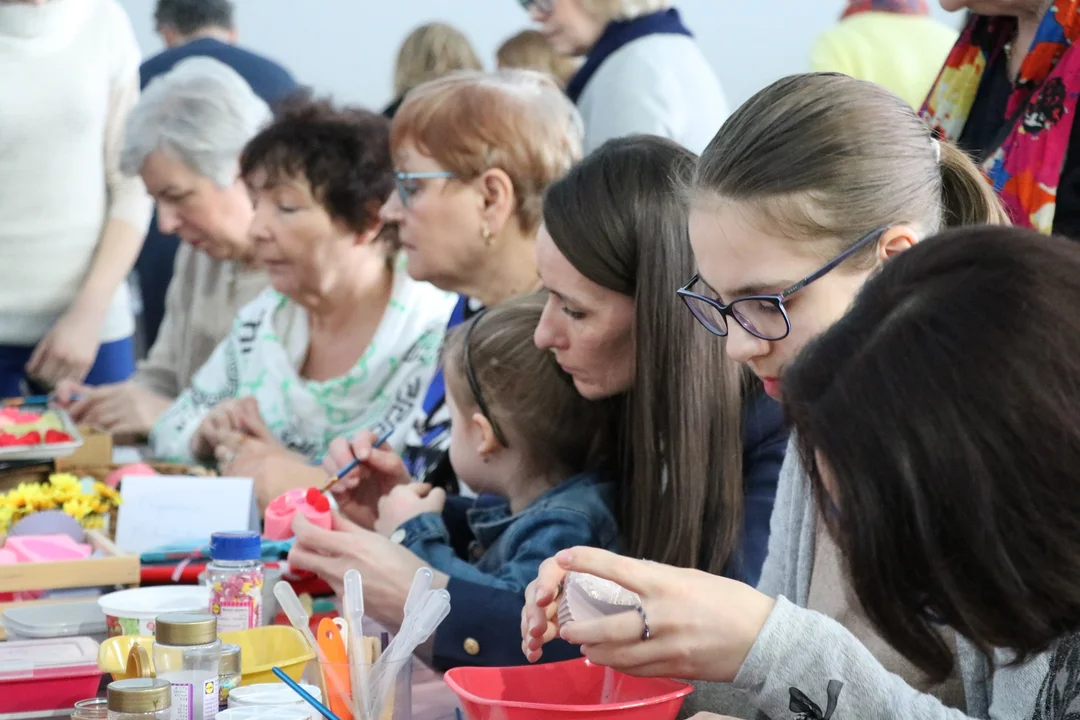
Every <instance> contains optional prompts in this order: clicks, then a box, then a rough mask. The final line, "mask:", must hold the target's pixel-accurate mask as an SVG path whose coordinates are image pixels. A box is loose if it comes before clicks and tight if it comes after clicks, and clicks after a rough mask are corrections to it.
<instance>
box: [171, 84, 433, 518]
mask: <svg viewBox="0 0 1080 720" xmlns="http://www.w3.org/2000/svg"><path fill="white" fill-rule="evenodd" d="M389 134H390V123H389V121H387V120H386V118H384V117H382V116H381V115H377V114H374V113H370V112H367V111H364V110H358V109H357V110H354V109H337V108H335V107H334V106H332V105H331V104H329V103H327V102H322V101H314V100H307V99H302V98H301V99H297V100H296V102H295V103H292V104H290V105H287V106H285V107H284V108H283V111H282V115H281V117H280V118H279V119H278V120H277V121H275V122H274V123H273V124H271V125H270V126H269V127H267V128H266V129H264V130H263V131H261V132H260V133H259V134H258V135H256V136H255V137H254V138H253V139H252V140H251V142H249V143H248V144H247V146H246V147H245V148H244V151H243V153H242V155H241V157H240V172H241V174H242V176H243V179H244V182H245V184H246V185H247V187H248V190H249V192H250V193H251V197H252V199H253V203H254V217H253V219H252V224H251V230H250V234H251V237H252V238H253V239H254V244H255V259H256V261H257V262H258V263H259V264H260V265H262V266H263V267H265V268H266V269H267V273H268V274H269V276H270V285H271V287H269V288H267V289H266V290H264V291H263V292H262V293H260V294H259V296H258V297H256V298H255V299H254V300H253V301H251V302H250V303H248V304H247V305H246V306H244V307H243V308H241V309H240V312H239V313H238V314H237V316H236V322H235V323H234V326H233V330H232V332H231V333H230V335H229V336H228V337H227V338H226V339H225V340H224V341H222V343H221V344H219V345H218V347H217V348H216V349H215V350H214V352H213V354H211V356H210V359H209V360H208V361H207V362H206V364H205V365H203V366H202V367H201V368H200V369H199V370H198V372H196V374H195V377H194V378H193V379H192V382H191V387H190V388H188V389H186V390H185V391H184V392H183V393H182V394H181V395H180V397H179V398H178V399H177V400H176V402H175V403H174V404H173V405H172V407H170V408H169V409H168V410H167V411H166V412H165V413H164V414H163V415H162V416H161V418H160V419H159V420H158V422H157V424H156V425H155V426H154V429H153V430H152V432H151V433H150V446H151V449H152V450H153V452H154V453H155V454H156V455H158V456H159V457H163V458H168V459H170V460H174V461H182V462H190V461H192V460H203V461H205V460H213V459H215V457H216V458H217V459H218V460H219V461H221V462H222V463H223V464H225V465H228V463H229V455H230V454H233V453H236V452H237V451H238V450H239V446H240V445H242V444H251V445H254V446H255V447H256V448H257V449H259V450H260V451H261V452H263V453H265V454H267V455H273V456H278V455H286V456H291V457H299V458H303V461H305V462H311V461H317V460H319V459H321V458H322V456H323V455H324V454H325V452H326V446H327V444H328V443H329V442H330V440H331V439H333V438H335V437H338V436H340V435H345V434H351V433H355V432H357V431H358V430H360V429H361V428H364V429H368V428H371V429H374V430H375V432H378V433H383V432H385V431H386V430H389V429H395V430H396V431H397V432H395V433H394V434H393V435H391V437H390V439H389V447H393V448H401V447H402V445H403V444H404V438H405V435H406V431H405V428H404V427H403V426H402V424H401V418H403V417H408V416H409V415H410V414H411V413H412V412H413V408H414V406H415V405H418V404H419V401H420V399H421V392H422V390H423V388H424V387H425V386H426V385H427V383H428V382H429V381H430V379H431V376H432V374H433V373H434V371H435V367H436V364H437V360H438V351H439V347H440V346H441V345H442V339H443V335H444V334H445V327H446V322H447V319H448V318H449V316H450V311H451V310H452V309H453V306H454V297H453V295H451V294H449V293H445V292H442V291H440V290H438V289H437V288H435V287H433V286H431V285H428V284H427V283H419V282H416V281H414V280H412V279H411V278H410V277H409V276H408V274H407V273H406V272H405V269H404V267H403V263H402V262H400V261H399V255H398V249H399V247H398V243H397V239H396V235H395V233H394V229H393V228H391V227H387V226H386V225H385V224H384V223H382V222H381V221H380V220H379V218H378V211H379V207H380V206H381V205H382V204H383V203H384V202H385V201H386V197H387V196H388V195H389V194H390V193H391V192H392V191H393V188H394V171H393V164H392V163H391V159H390V142H389V140H390V138H389ZM255 482H256V486H257V492H258V496H259V499H260V500H261V501H263V502H268V501H269V500H270V499H273V496H272V495H271V494H270V493H269V492H268V491H267V490H266V488H265V487H264V486H265V485H266V480H265V479H264V478H260V477H255ZM268 496H269V497H268Z"/></svg>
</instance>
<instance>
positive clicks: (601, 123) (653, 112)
mask: <svg viewBox="0 0 1080 720" xmlns="http://www.w3.org/2000/svg"><path fill="white" fill-rule="evenodd" d="M520 2H521V5H522V7H524V8H525V9H526V10H527V11H528V13H529V16H530V17H531V18H532V19H533V21H535V22H537V23H540V25H541V32H543V33H544V35H545V37H547V39H548V41H549V42H550V43H551V45H552V46H553V47H554V48H555V51H556V52H559V53H563V54H564V55H569V56H571V57H581V58H584V62H583V64H582V65H581V67H580V68H579V69H578V70H577V72H576V73H575V74H574V76H573V77H571V78H570V81H569V82H568V83H567V85H566V94H567V95H568V96H569V97H570V99H571V100H573V101H574V102H575V103H576V104H577V106H578V109H579V110H580V111H581V116H582V118H583V120H584V121H585V152H586V153H590V152H592V151H593V150H595V149H596V148H598V147H600V146H601V145H603V144H604V142H605V141H607V140H610V139H612V138H618V137H623V136H626V135H634V134H638V133H642V134H649V135H659V136H660V137H665V138H669V139H671V140H674V141H675V142H677V143H679V144H680V145H682V146H683V147H686V148H688V149H690V150H692V151H693V152H695V153H699V152H701V151H702V150H703V149H704V148H705V145H706V144H707V143H708V142H709V139H710V138H711V137H712V136H713V135H714V134H715V133H716V130H717V129H718V128H719V127H720V125H721V124H722V123H723V122H724V119H725V118H726V117H727V116H728V104H727V100H726V99H725V98H724V93H723V91H722V90H721V89H720V81H719V80H718V79H717V77H716V73H715V72H714V71H713V69H712V67H711V66H710V65H709V61H708V60H707V59H706V58H705V55H704V54H703V53H702V52H701V48H699V47H698V44H697V42H696V41H695V40H694V37H693V35H692V34H691V32H690V30H689V29H687V27H686V25H684V24H683V21H682V17H681V16H680V15H679V11H678V10H677V9H675V8H673V7H672V6H671V0H520Z"/></svg>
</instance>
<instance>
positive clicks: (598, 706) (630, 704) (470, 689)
mask: <svg viewBox="0 0 1080 720" xmlns="http://www.w3.org/2000/svg"><path fill="white" fill-rule="evenodd" d="M443 679H444V680H446V684H447V685H449V686H450V689H451V690H453V691H454V692H455V693H457V696H458V698H459V699H460V700H461V707H462V709H464V710H465V715H466V716H467V717H468V718H469V720H533V718H544V719H545V720H586V718H587V720H675V716H676V715H678V713H679V708H681V707H682V704H683V700H684V699H685V698H686V696H687V695H689V694H690V693H691V692H693V690H694V688H693V687H691V686H690V685H687V684H686V683H681V682H678V681H676V680H668V679H666V678H638V677H633V676H631V675H626V674H624V673H621V672H618V671H615V670H612V669H611V668H606V667H603V666H601V665H593V664H592V663H590V662H589V661H588V660H586V659H584V658H582V659H579V660H567V661H566V662H558V663H550V664H547V665H524V666H521V667H506V668H473V667H459V668H454V669H453V670H450V671H449V672H447V673H446V675H444V676H443Z"/></svg>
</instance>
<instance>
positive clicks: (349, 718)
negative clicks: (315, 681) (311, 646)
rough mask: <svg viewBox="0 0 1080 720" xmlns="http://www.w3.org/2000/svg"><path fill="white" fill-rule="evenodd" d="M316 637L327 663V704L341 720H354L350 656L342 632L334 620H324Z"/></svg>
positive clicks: (325, 674)
mask: <svg viewBox="0 0 1080 720" xmlns="http://www.w3.org/2000/svg"><path fill="white" fill-rule="evenodd" d="M316 637H317V639H318V642H319V649H321V650H322V653H323V657H325V658H326V662H327V664H326V665H323V669H322V671H323V683H324V684H325V685H326V692H327V694H328V695H329V698H328V700H329V702H328V703H326V704H327V705H329V706H330V709H331V710H332V711H333V713H334V714H335V715H337V716H338V717H339V718H341V720H353V713H352V687H351V686H350V684H349V654H348V653H347V652H345V641H344V640H342V638H341V632H340V631H338V627H337V625H335V624H334V621H333V620H331V619H330V618H323V619H322V620H320V621H319V634H318V635H317V636H316Z"/></svg>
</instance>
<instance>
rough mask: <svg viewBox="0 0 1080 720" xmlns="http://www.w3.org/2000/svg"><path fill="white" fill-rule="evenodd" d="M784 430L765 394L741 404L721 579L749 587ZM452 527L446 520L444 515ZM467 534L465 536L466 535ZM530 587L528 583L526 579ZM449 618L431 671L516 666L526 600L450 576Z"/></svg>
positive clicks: (558, 649) (572, 650) (757, 567)
mask: <svg viewBox="0 0 1080 720" xmlns="http://www.w3.org/2000/svg"><path fill="white" fill-rule="evenodd" d="M787 442H788V431H787V427H786V426H785V424H784V413H783V410H781V408H780V405H779V404H778V403H777V402H775V401H774V400H771V399H769V398H768V397H767V396H766V395H765V394H764V393H761V392H759V393H757V394H755V395H753V396H751V397H749V398H747V399H746V401H745V404H744V407H743V442H742V451H743V484H744V488H745V490H744V509H745V515H744V518H745V519H744V520H743V532H742V537H741V539H740V543H739V545H740V549H741V554H740V556H739V558H738V561H737V562H733V563H732V565H733V567H731V568H729V569H728V572H726V573H725V575H729V576H731V577H735V578H737V579H739V580H742V581H743V582H746V583H750V584H753V583H755V582H756V581H757V578H758V575H759V574H760V572H761V563H762V561H763V560H764V559H765V552H766V549H767V546H768V541H769V519H770V517H771V515H772V507H773V498H774V497H775V495H776V481H777V477H778V476H779V474H780V465H781V463H783V461H784V453H785V451H786V450H787ZM443 517H444V518H447V522H451V520H450V518H451V515H450V514H448V513H446V512H444V514H443ZM465 534H467V533H465ZM529 580H530V582H531V581H532V578H529ZM446 589H447V590H449V591H450V597H451V600H452V601H451V606H450V615H449V617H447V618H446V620H444V621H443V623H442V625H440V626H439V629H438V630H437V631H436V633H435V644H434V647H433V648H432V655H433V657H432V660H433V663H434V666H435V667H436V668H438V669H440V670H448V669H450V668H453V667H459V666H462V665H472V666H474V665H479V666H484V667H502V666H507V665H521V664H524V663H525V656H524V655H523V654H522V653H521V608H522V606H523V605H524V604H525V595H524V593H522V592H521V591H520V590H519V591H517V592H508V591H502V590H492V589H491V588H490V587H485V586H484V585H481V584H478V583H475V582H472V581H470V580H469V579H467V578H461V579H459V578H455V577H453V575H451V577H450V582H449V584H447V586H446ZM575 657H580V653H579V652H578V648H577V647H576V646H574V645H570V644H568V643H566V642H565V641H563V640H554V641H552V642H550V643H548V644H547V645H545V646H544V662H553V661H556V660H568V659H570V658H575Z"/></svg>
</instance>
